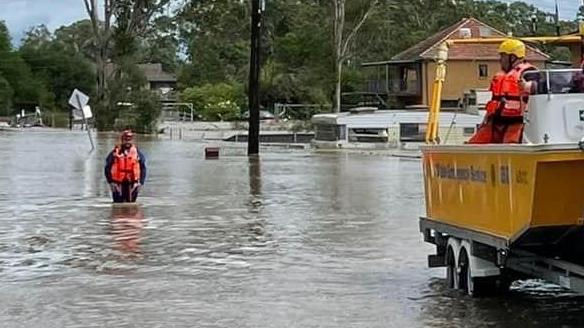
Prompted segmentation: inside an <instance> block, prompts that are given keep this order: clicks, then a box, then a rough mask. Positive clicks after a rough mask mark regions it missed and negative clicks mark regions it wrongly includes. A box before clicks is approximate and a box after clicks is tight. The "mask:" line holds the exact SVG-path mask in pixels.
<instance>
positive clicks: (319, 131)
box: [315, 124, 339, 141]
mask: <svg viewBox="0 0 584 328" xmlns="http://www.w3.org/2000/svg"><path fill="white" fill-rule="evenodd" d="M315 128H316V135H315V139H316V140H323V141H337V140H339V139H338V137H339V136H338V133H339V129H338V128H337V125H334V124H317V125H316V126H315Z"/></svg>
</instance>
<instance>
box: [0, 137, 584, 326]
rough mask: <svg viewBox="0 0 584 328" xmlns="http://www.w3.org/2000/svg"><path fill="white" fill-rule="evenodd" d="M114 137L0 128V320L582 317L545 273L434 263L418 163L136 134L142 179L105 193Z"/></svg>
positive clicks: (496, 321)
mask: <svg viewBox="0 0 584 328" xmlns="http://www.w3.org/2000/svg"><path fill="white" fill-rule="evenodd" d="M114 142H115V140H114V139H113V138H112V137H108V136H99V137H98V138H97V141H96V143H97V150H96V151H95V152H93V153H91V154H90V153H89V152H88V151H89V148H90V146H89V141H88V140H87V137H86V135H85V134H83V133H81V132H53V131H51V132H0V327H43V328H44V327H400V328H401V327H577V326H583V325H584V298H583V297H581V296H577V295H573V294H570V293H567V292H565V291H562V290H560V289H558V288H554V287H552V286H550V285H545V284H542V283H538V282H533V281H527V282H522V283H519V284H516V285H515V286H514V288H513V290H512V291H511V293H510V294H509V295H507V296H504V297H496V298H486V299H472V298H470V297H468V296H465V295H463V294H462V293H459V292H456V291H450V290H447V289H446V286H445V282H444V279H443V276H444V273H443V269H428V268H427V267H426V256H427V255H428V254H430V253H431V252H432V251H433V249H432V247H431V245H429V244H425V243H423V241H422V236H421V235H420V233H419V232H418V217H419V216H420V215H423V213H424V203H423V189H422V177H421V166H420V162H419V160H415V159H398V158H392V157H387V156H379V155H368V156H364V155H359V154H318V153H313V152H311V151H309V150H302V151H300V150H296V151H290V150H277V149H271V150H270V149H265V150H263V153H262V156H261V159H260V160H259V161H250V160H248V158H247V157H246V156H244V155H245V152H244V150H242V149H239V150H238V149H230V148H225V149H222V152H221V158H220V159H219V160H205V159H204V151H203V150H204V147H205V146H206V144H203V143H198V142H187V141H177V140H166V139H162V138H159V139H156V138H150V139H139V140H138V145H139V146H140V147H141V149H142V151H143V152H144V153H145V155H146V157H147V160H148V169H149V170H148V178H147V181H146V186H145V187H144V189H143V191H142V193H141V194H140V197H139V199H138V205H137V206H116V207H113V206H112V204H111V200H110V198H109V190H108V186H107V184H106V182H105V179H104V177H103V164H104V159H105V157H106V155H107V153H108V152H109V151H110V150H111V148H112V146H113V144H114Z"/></svg>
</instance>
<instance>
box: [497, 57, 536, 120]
mask: <svg viewBox="0 0 584 328" xmlns="http://www.w3.org/2000/svg"><path fill="white" fill-rule="evenodd" d="M534 68H535V67H534V66H532V65H531V64H528V63H521V64H519V65H517V66H515V67H514V68H513V69H512V70H510V71H509V72H507V73H505V72H499V73H497V75H495V77H494V78H493V81H492V82H491V87H490V89H489V90H490V91H491V92H492V93H493V97H492V98H491V100H490V101H489V102H488V103H487V106H486V109H487V115H492V114H495V113H497V112H499V111H500V112H499V114H500V115H501V116H503V117H521V116H523V112H524V111H525V108H526V106H527V99H528V96H529V92H528V91H527V90H523V89H522V88H521V86H520V84H519V82H520V80H521V74H523V72H525V71H526V70H528V69H534Z"/></svg>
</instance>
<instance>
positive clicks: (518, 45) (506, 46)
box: [499, 39, 525, 58]
mask: <svg viewBox="0 0 584 328" xmlns="http://www.w3.org/2000/svg"><path fill="white" fill-rule="evenodd" d="M499 53H500V54H508V55H515V56H517V58H525V44H524V43H523V42H521V41H519V40H517V39H507V40H505V41H503V42H502V43H501V45H500V46H499Z"/></svg>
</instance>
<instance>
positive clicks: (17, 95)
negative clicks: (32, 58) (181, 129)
mask: <svg viewBox="0 0 584 328" xmlns="http://www.w3.org/2000/svg"><path fill="white" fill-rule="evenodd" d="M0 77H1V79H0V84H1V86H0V88H1V89H0V90H1V91H0V92H1V93H2V96H0V97H2V98H4V100H3V101H2V102H3V104H4V105H3V106H4V107H5V110H6V113H7V112H8V108H9V107H10V106H13V105H18V106H19V107H21V108H25V107H27V108H31V107H32V108H34V106H36V105H44V104H47V103H50V102H51V101H52V99H51V96H50V94H49V93H48V92H47V90H46V87H45V85H44V84H43V83H42V82H41V81H39V80H36V79H34V78H33V75H32V73H31V70H30V67H29V66H28V65H27V63H26V62H25V61H24V60H23V59H22V57H21V56H20V54H19V53H18V52H16V51H14V50H13V49H12V46H11V44H10V34H9V32H8V29H7V28H6V25H5V24H4V22H2V21H0ZM1 80H3V81H1ZM9 97H10V98H11V99H8V98H9Z"/></svg>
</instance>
